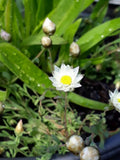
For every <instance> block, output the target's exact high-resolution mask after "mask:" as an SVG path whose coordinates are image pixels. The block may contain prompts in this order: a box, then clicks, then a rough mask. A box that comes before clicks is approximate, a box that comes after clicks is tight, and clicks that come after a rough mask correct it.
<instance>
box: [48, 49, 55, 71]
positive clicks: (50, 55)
mask: <svg viewBox="0 0 120 160" xmlns="http://www.w3.org/2000/svg"><path fill="white" fill-rule="evenodd" d="M48 52H49V57H50V65H51V70H52V71H53V70H54V67H53V63H52V54H51V51H50V49H48Z"/></svg>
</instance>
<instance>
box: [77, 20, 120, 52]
mask: <svg viewBox="0 0 120 160" xmlns="http://www.w3.org/2000/svg"><path fill="white" fill-rule="evenodd" d="M119 24H120V18H116V19H113V20H110V21H107V22H105V23H103V24H101V25H99V26H97V27H95V28H93V29H91V30H90V31H88V32H87V33H85V34H84V35H83V36H82V37H80V38H79V40H78V41H77V43H78V45H79V46H80V49H81V54H82V53H84V52H86V51H87V50H89V49H90V48H92V47H93V46H94V45H96V44H97V43H98V42H100V41H102V40H103V39H104V38H106V37H107V36H109V35H111V33H112V32H114V31H116V30H117V29H120V25H119Z"/></svg>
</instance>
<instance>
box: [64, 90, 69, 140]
mask: <svg viewBox="0 0 120 160" xmlns="http://www.w3.org/2000/svg"><path fill="white" fill-rule="evenodd" d="M67 106H68V101H67V92H65V114H64V120H65V121H64V125H65V134H66V138H67V137H68V131H67Z"/></svg>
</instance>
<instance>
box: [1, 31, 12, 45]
mask: <svg viewBox="0 0 120 160" xmlns="http://www.w3.org/2000/svg"><path fill="white" fill-rule="evenodd" d="M0 37H1V39H3V40H5V41H7V42H8V41H10V39H11V35H10V34H9V33H7V32H5V31H4V30H3V29H1V32H0Z"/></svg>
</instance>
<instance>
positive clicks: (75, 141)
mask: <svg viewBox="0 0 120 160" xmlns="http://www.w3.org/2000/svg"><path fill="white" fill-rule="evenodd" d="M66 146H67V148H68V150H70V151H71V152H73V153H75V154H78V153H79V152H80V151H81V150H82V149H83V147H84V141H83V139H82V137H81V136H78V135H73V136H71V137H70V138H69V140H68V141H67V142H66Z"/></svg>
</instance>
